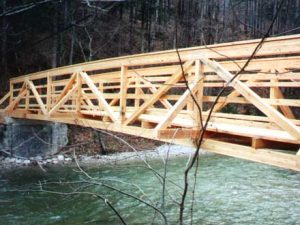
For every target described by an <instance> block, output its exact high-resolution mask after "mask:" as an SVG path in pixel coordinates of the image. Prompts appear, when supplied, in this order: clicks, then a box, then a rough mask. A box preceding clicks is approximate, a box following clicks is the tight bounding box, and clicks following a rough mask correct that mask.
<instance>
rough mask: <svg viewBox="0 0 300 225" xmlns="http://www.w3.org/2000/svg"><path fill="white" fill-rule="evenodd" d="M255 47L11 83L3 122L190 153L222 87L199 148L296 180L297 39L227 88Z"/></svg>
mask: <svg viewBox="0 0 300 225" xmlns="http://www.w3.org/2000/svg"><path fill="white" fill-rule="evenodd" d="M259 41H260V40H248V41H240V42H232V43H224V44H216V45H210V46H201V47H193V48H187V49H180V50H179V54H180V58H181V61H179V58H178V55H177V53H176V51H174V50H170V51H161V52H153V53H146V54H139V55H132V56H124V57H118V58H111V59H105V60H98V61H93V62H88V63H83V64H77V65H72V66H67V67H61V68H56V69H51V70H47V71H41V72H38V73H33V74H28V75H24V76H20V77H16V78H13V79H11V80H10V90H9V92H8V93H7V94H6V95H4V96H3V97H2V98H1V99H0V107H1V110H0V118H1V119H0V122H3V117H4V116H8V117H14V118H22V119H32V120H45V121H53V122H61V123H67V124H77V125H80V126H85V127H93V128H96V129H105V130H108V131H113V132H121V133H125V134H129V135H135V136H140V137H145V138H150V139H155V140H160V141H165V142H172V143H177V144H182V145H187V146H194V147H195V145H196V143H197V138H198V137H199V135H200V134H201V128H202V126H203V125H204V124H205V122H206V120H207V118H208V115H209V111H210V110H211V109H212V108H211V107H212V103H213V102H214V101H215V100H216V97H217V95H218V93H219V91H220V90H221V89H222V88H223V87H226V90H225V92H224V93H223V95H222V96H221V97H220V98H219V101H218V103H217V104H216V105H215V107H214V109H213V113H212V115H211V118H210V121H209V123H208V126H207V131H206V133H205V135H204V142H203V145H202V147H203V148H204V149H206V150H208V151H211V152H215V153H218V154H224V155H229V156H233V157H238V158H242V159H247V160H252V161H256V162H260V163H265V164H269V165H274V166H278V167H282V168H287V169H292V170H298V171H300V163H299V162H300V155H299V152H298V151H299V147H300V109H299V107H300V96H299V93H300V90H299V87H300V35H290V36H282V37H275V38H268V39H267V40H266V42H265V43H264V44H263V46H262V47H261V48H260V50H259V51H258V52H257V54H256V55H255V57H254V58H253V59H252V60H251V62H250V63H249V65H248V66H247V68H246V70H245V71H244V72H243V73H241V74H240V75H239V76H238V77H237V79H235V80H234V81H231V79H232V77H233V76H234V75H235V74H236V73H237V72H239V70H240V68H241V67H243V65H244V64H245V63H246V62H247V58H248V57H249V56H250V55H251V54H252V52H253V50H254V49H255V47H256V46H257V44H258V43H259ZM226 56H227V57H226ZM186 85H188V86H189V88H188V89H187V87H186ZM192 98H194V99H195V100H196V102H197V104H196V103H195V102H194V101H193V99H192ZM198 108H201V110H202V123H203V124H201V118H200V117H199V111H198ZM290 147H292V149H294V151H288V152H287V151H284V150H287V149H290ZM297 152H298V154H297Z"/></svg>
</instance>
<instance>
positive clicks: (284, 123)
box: [201, 58, 300, 141]
mask: <svg viewBox="0 0 300 225" xmlns="http://www.w3.org/2000/svg"><path fill="white" fill-rule="evenodd" d="M201 61H202V62H203V63H204V64H205V65H207V66H209V67H211V68H213V69H214V70H215V72H216V73H217V74H218V75H219V76H220V77H221V78H223V79H224V80H225V81H227V82H230V81H231V79H232V78H233V75H232V74H231V73H230V72H228V71H226V70H225V69H224V68H223V67H222V66H220V65H219V64H218V63H217V62H214V61H212V60H209V59H206V58H201ZM229 85H230V86H232V87H233V88H234V89H236V90H237V91H238V92H239V93H240V94H241V95H242V96H244V97H245V98H246V99H247V100H248V101H249V102H250V103H252V104H253V105H254V106H256V107H257V108H258V109H259V110H261V111H262V112H263V113H264V114H265V115H266V116H268V117H269V118H270V119H271V120H272V121H273V122H274V123H276V124H277V125H278V126H280V127H281V128H282V129H283V130H285V131H287V132H288V133H289V134H290V135H291V136H292V137H294V138H295V139H296V140H298V141H300V130H299V128H298V127H297V126H295V125H294V124H293V123H292V122H291V121H290V120H289V119H287V118H286V117H285V116H283V115H282V114H281V113H279V112H278V111H277V110H276V109H274V108H273V107H272V106H270V105H269V104H266V103H265V102H264V101H263V100H262V99H261V98H260V97H259V96H258V95H257V94H256V93H255V92H254V91H252V90H251V89H250V88H249V87H247V85H246V84H244V83H242V82H241V81H239V80H233V81H232V82H231V83H230V84H229Z"/></svg>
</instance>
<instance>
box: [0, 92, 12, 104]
mask: <svg viewBox="0 0 300 225" xmlns="http://www.w3.org/2000/svg"><path fill="white" fill-rule="evenodd" d="M9 96H10V92H8V93H7V94H6V95H4V96H3V98H1V99H0V105H2V104H3V103H4V102H5V101H6V100H7V99H8V98H9Z"/></svg>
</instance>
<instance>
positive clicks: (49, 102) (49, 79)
mask: <svg viewBox="0 0 300 225" xmlns="http://www.w3.org/2000/svg"><path fill="white" fill-rule="evenodd" d="M46 102H47V112H48V113H49V111H50V110H51V105H52V77H51V76H50V74H47V100H46Z"/></svg>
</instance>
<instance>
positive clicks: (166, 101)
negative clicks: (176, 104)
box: [141, 78, 172, 109]
mask: <svg viewBox="0 0 300 225" xmlns="http://www.w3.org/2000/svg"><path fill="white" fill-rule="evenodd" d="M141 82H143V83H144V84H146V85H149V86H150V87H149V90H150V91H151V92H152V93H153V94H154V93H156V92H157V88H156V87H155V86H154V85H153V84H152V83H151V82H149V81H147V80H145V78H144V79H143V78H142V79H141ZM159 101H160V102H161V104H163V106H165V107H166V108H167V109H170V108H172V104H171V103H170V102H169V101H168V100H167V99H159Z"/></svg>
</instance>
